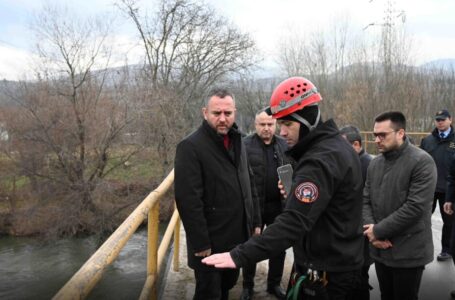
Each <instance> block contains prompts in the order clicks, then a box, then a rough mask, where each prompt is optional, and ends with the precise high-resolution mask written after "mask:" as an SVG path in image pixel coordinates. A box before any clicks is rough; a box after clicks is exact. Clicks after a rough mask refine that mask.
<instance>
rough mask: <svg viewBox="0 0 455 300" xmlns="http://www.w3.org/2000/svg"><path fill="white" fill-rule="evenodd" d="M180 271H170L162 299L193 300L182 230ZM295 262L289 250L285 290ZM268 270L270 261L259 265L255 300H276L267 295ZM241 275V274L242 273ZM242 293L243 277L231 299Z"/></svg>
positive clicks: (192, 288) (283, 284)
mask: <svg viewBox="0 0 455 300" xmlns="http://www.w3.org/2000/svg"><path fill="white" fill-rule="evenodd" d="M180 242H181V244H180V247H181V248H180V270H179V272H175V271H173V270H172V268H171V269H170V270H169V271H168V274H167V278H166V287H165V288H164V292H163V294H162V295H161V297H160V299H163V300H171V299H172V300H175V299H182V300H183V299H185V300H190V299H192V298H193V294H194V286H195V284H194V275H193V271H192V270H191V269H190V268H188V266H187V262H186V238H185V232H184V230H183V229H182V230H181V232H180ZM293 261H294V258H293V255H292V251H291V249H288V251H287V253H286V261H285V267H284V274H283V279H282V282H281V286H282V287H283V288H286V287H287V282H288V279H289V273H290V270H291V266H292V262H293ZM267 270H268V260H264V261H262V262H260V263H258V264H257V268H256V277H255V287H254V291H255V293H254V299H264V300H269V299H270V300H272V299H276V298H275V297H274V296H272V295H270V294H268V293H267V291H266V288H267ZM240 274H241V272H240ZM241 293H242V275H240V278H239V280H238V281H237V285H236V286H235V287H234V288H233V289H232V290H231V292H230V294H229V299H239V298H240V294H241Z"/></svg>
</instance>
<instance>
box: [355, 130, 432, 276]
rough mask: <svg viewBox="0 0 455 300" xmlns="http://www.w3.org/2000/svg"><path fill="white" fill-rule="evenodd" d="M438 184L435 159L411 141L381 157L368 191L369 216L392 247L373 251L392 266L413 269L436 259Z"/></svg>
mask: <svg viewBox="0 0 455 300" xmlns="http://www.w3.org/2000/svg"><path fill="white" fill-rule="evenodd" d="M435 186H436V165H435V163H434V161H433V159H432V158H431V157H430V155H428V153H426V152H425V151H423V150H422V149H419V148H418V147H416V146H414V145H412V144H411V143H410V142H409V141H408V139H406V140H405V142H404V143H403V145H401V146H400V148H399V149H397V150H393V151H390V152H386V153H383V154H380V155H378V156H377V157H375V158H374V159H373V160H372V161H371V163H370V166H369V167H368V173H367V180H366V182H365V188H364V190H363V191H364V192H363V198H364V203H363V204H364V205H363V219H364V223H365V224H375V225H374V229H373V232H374V234H375V236H376V237H377V239H379V240H385V239H388V240H390V242H391V243H392V247H391V248H388V249H386V250H383V249H377V248H375V247H373V246H372V245H370V255H371V257H372V258H373V259H374V260H375V261H378V262H380V263H382V264H385V265H386V266H389V267H394V268H413V267H419V266H424V265H425V264H427V263H429V262H431V261H432V260H433V239H432V232H431V206H432V204H433V194H434V190H435Z"/></svg>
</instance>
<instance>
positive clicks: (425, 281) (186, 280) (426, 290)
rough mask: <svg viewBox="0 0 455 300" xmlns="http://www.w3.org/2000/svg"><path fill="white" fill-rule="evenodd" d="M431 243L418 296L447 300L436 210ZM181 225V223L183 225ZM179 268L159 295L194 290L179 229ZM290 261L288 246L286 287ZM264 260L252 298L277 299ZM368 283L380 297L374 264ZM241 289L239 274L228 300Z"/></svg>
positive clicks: (449, 281) (448, 272)
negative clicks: (269, 286) (269, 288)
mask: <svg viewBox="0 0 455 300" xmlns="http://www.w3.org/2000/svg"><path fill="white" fill-rule="evenodd" d="M432 223H433V225H432V227H433V243H434V248H435V251H434V252H435V260H434V261H433V262H432V263H430V264H428V265H427V266H426V269H425V271H424V273H423V278H422V284H421V286H420V293H419V299H421V300H427V299H428V300H449V299H451V298H450V291H451V290H455V268H454V264H453V262H452V260H449V261H444V262H439V261H437V260H436V256H437V254H438V253H439V252H440V251H441V243H440V241H441V228H442V219H441V216H440V215H439V212H437V211H436V212H435V213H434V214H433V218H432ZM182 228H183V226H182ZM180 241H181V248H180V270H179V272H174V271H173V270H172V268H171V269H170V270H169V271H168V273H167V277H166V286H165V288H164V291H163V293H162V295H161V297H160V299H163V300H171V299H172V300H175V299H182V300H190V299H192V297H193V293H194V286H195V285H194V278H193V271H192V270H191V269H189V268H188V266H187V264H186V239H185V232H184V230H183V229H182V230H181V232H180ZM292 262H293V255H292V251H291V249H288V251H287V255H286V262H285V268H284V275H283V280H282V287H287V281H288V279H289V273H290V270H291V265H292ZM267 265H268V262H267V261H262V262H260V263H258V266H257V272H256V277H255V288H254V290H255V294H254V299H257V300H269V299H270V300H271V299H276V298H275V297H273V296H271V295H269V294H268V293H267V292H266V291H265V289H266V287H267V282H266V281H267V280H266V278H267ZM370 285H372V286H373V290H372V291H371V294H370V295H371V300H380V293H379V286H378V282H377V278H376V272H375V270H374V265H372V266H371V268H370ZM241 292H242V276H241V275H240V278H239V280H238V282H237V285H236V286H235V287H234V288H233V289H232V290H231V292H230V295H229V299H239V298H240V294H241Z"/></svg>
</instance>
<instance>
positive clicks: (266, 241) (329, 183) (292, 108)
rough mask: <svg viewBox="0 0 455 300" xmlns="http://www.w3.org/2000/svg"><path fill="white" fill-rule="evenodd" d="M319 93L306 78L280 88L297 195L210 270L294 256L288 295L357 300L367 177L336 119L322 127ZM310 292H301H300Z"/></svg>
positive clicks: (277, 94)
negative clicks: (258, 232) (286, 251)
mask: <svg viewBox="0 0 455 300" xmlns="http://www.w3.org/2000/svg"><path fill="white" fill-rule="evenodd" d="M321 100H322V97H321V95H320V94H319V93H318V91H317V90H316V87H315V86H314V85H313V83H311V82H310V81H309V80H307V79H305V78H303V77H292V78H289V79H286V80H284V81H283V82H281V83H280V84H279V85H278V86H277V87H276V88H275V90H274V92H273V94H272V96H271V99H270V111H271V113H272V116H273V117H274V118H276V119H278V123H279V125H280V135H281V136H282V137H284V138H285V139H286V142H287V144H288V146H289V147H291V148H290V149H289V150H288V151H287V154H289V155H290V156H291V157H292V158H293V159H294V160H295V168H294V174H293V182H292V188H291V193H290V194H289V195H287V203H286V207H285V209H284V211H283V213H281V214H280V215H279V216H278V217H277V218H276V219H275V222H274V223H273V224H272V225H271V226H269V227H268V228H266V229H265V231H264V233H263V234H262V235H260V236H255V237H253V238H251V239H250V240H248V241H247V242H246V243H244V244H242V245H239V246H237V247H236V248H234V249H233V250H231V251H230V252H225V253H221V254H215V255H212V256H209V257H207V258H205V259H203V263H206V264H209V265H214V266H215V267H218V268H238V267H242V266H244V265H246V264H248V263H249V262H251V261H260V260H263V259H266V258H268V257H272V256H273V255H275V254H276V253H278V252H279V251H283V250H284V249H287V248H289V247H293V249H294V259H295V261H294V272H293V275H292V277H291V280H290V283H291V285H293V284H295V286H294V287H292V288H289V289H288V294H289V293H297V296H298V297H303V296H302V295H303V294H304V293H310V294H311V295H313V296H315V297H316V298H319V299H327V298H337V299H353V296H352V293H353V291H354V290H356V289H357V288H358V287H359V283H360V281H361V268H362V264H363V255H362V254H363V236H362V197H361V194H362V173H361V168H360V161H359V158H358V155H357V153H356V152H355V151H354V149H353V148H352V147H351V145H349V144H348V143H346V141H344V139H343V137H342V136H341V135H340V134H339V132H338V128H337V126H336V124H335V122H334V121H333V120H328V121H326V122H323V121H322V120H321V113H320V110H319V107H318V103H319V102H320V101H321ZM300 285H301V286H303V287H304V288H302V289H298V287H299V286H300Z"/></svg>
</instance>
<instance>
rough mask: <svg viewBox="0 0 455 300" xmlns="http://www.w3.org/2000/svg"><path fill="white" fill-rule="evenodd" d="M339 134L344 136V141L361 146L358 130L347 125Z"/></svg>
mask: <svg viewBox="0 0 455 300" xmlns="http://www.w3.org/2000/svg"><path fill="white" fill-rule="evenodd" d="M340 134H341V135H344V136H346V139H347V140H348V141H349V143H351V144H353V143H354V142H356V141H357V142H359V144H360V146H362V136H361V135H360V130H359V129H358V128H357V127H355V126H353V125H347V126H345V127H343V128H341V129H340Z"/></svg>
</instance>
